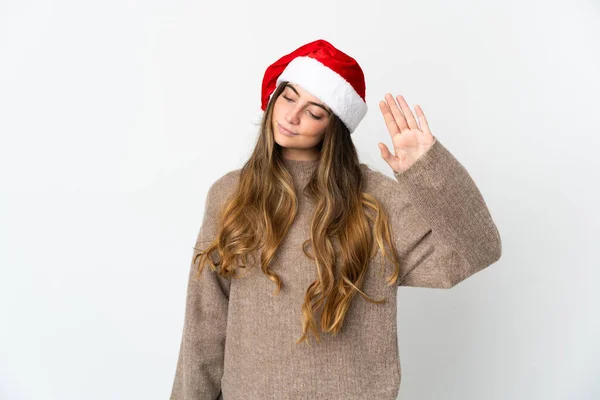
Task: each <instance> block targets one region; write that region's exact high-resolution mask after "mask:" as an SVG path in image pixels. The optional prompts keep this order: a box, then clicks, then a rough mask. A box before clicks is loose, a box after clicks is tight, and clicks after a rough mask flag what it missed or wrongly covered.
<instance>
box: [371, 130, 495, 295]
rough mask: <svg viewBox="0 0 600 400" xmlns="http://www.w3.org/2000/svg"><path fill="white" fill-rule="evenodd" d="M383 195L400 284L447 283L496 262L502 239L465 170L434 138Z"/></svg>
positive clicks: (453, 283) (397, 174) (452, 283)
mask: <svg viewBox="0 0 600 400" xmlns="http://www.w3.org/2000/svg"><path fill="white" fill-rule="evenodd" d="M394 176H395V178H396V181H397V182H393V181H392V184H391V185H389V187H388V190H387V193H385V194H384V195H383V196H382V197H383V198H384V203H385V207H386V209H387V211H388V213H389V214H390V219H391V225H392V229H393V234H394V242H395V245H396V248H397V250H398V256H399V258H400V262H401V271H402V272H401V277H400V280H399V286H414V287H430V288H451V287H453V286H456V285H457V284H458V283H459V282H462V281H463V280H465V279H466V278H468V277H469V276H471V275H473V274H474V273H476V272H478V271H480V270H482V269H484V268H485V267H487V266H489V265H490V264H493V263H494V262H496V261H497V260H498V259H499V258H500V256H501V254H502V242H501V238H500V234H499V232H498V229H497V227H496V225H495V223H494V221H493V220H492V217H491V215H490V212H489V210H488V208H487V205H486V203H485V201H484V199H483V197H482V195H481V193H480V191H479V189H478V188H477V186H476V185H475V182H474V181H473V179H472V178H471V176H470V175H469V173H468V172H467V170H466V169H465V168H464V167H463V166H462V165H461V164H460V163H459V162H458V160H457V159H456V158H455V157H454V156H453V155H452V154H451V153H450V152H449V151H448V150H447V149H446V147H444V146H443V145H442V143H440V141H439V139H437V138H436V139H435V140H434V142H433V144H432V145H431V147H429V149H428V150H427V151H426V152H425V153H424V154H422V155H421V156H420V157H419V158H418V159H417V160H416V161H415V162H414V163H413V164H412V165H411V166H410V167H409V168H408V169H406V170H404V171H403V172H396V171H394Z"/></svg>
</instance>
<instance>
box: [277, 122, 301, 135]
mask: <svg viewBox="0 0 600 400" xmlns="http://www.w3.org/2000/svg"><path fill="white" fill-rule="evenodd" d="M277 126H279V129H281V130H282V131H285V132H287V133H289V134H290V135H297V133H294V132H292V131H290V130H289V129H285V128H284V127H283V126H281V124H280V123H279V122H278V123H277Z"/></svg>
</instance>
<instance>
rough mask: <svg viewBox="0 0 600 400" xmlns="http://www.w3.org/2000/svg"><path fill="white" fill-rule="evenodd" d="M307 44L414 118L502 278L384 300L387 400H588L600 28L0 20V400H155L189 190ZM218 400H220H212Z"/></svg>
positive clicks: (248, 139) (217, 163) (56, 9)
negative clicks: (474, 218)
mask: <svg viewBox="0 0 600 400" xmlns="http://www.w3.org/2000/svg"><path fill="white" fill-rule="evenodd" d="M318 38H322V39H326V40H328V41H330V42H331V43H332V44H334V45H335V46H337V47H339V48H340V49H341V50H342V51H344V52H347V53H348V54H350V55H351V56H353V57H354V58H356V59H357V60H358V62H359V63H360V64H361V66H362V67H363V70H364V72H365V75H366V82H367V104H368V106H369V112H368V113H367V116H366V117H365V119H364V120H363V121H362V122H361V124H360V125H359V127H358V129H357V131H356V132H355V133H354V134H353V140H354V141H355V143H356V146H357V147H358V149H359V151H360V156H361V159H362V162H365V163H367V164H369V165H371V166H372V167H374V168H377V169H379V170H381V171H382V172H384V173H388V174H389V175H390V176H392V174H391V169H390V168H389V166H387V164H386V163H385V162H384V161H383V159H381V156H380V154H379V149H378V147H377V143H378V142H380V141H383V142H384V143H386V144H387V145H388V146H391V140H390V139H389V134H388V133H387V130H386V128H385V126H384V124H383V120H382V117H381V114H380V112H379V109H378V106H377V103H378V101H379V100H381V99H383V96H384V94H385V93H386V92H391V93H392V94H394V95H397V94H402V95H404V96H405V98H406V99H407V101H408V103H409V104H410V105H411V108H412V109H413V110H414V105H415V104H419V105H421V106H422V108H423V110H424V112H425V115H426V117H427V118H428V121H429V125H430V128H431V130H432V133H433V134H434V136H436V137H437V138H439V140H440V141H442V142H443V143H444V145H445V146H446V147H447V148H448V149H449V150H450V151H451V152H452V153H453V154H454V155H455V157H456V158H457V159H458V160H459V161H460V162H461V163H462V164H463V165H464V166H465V167H466V168H467V170H468V171H469V172H470V174H471V176H472V177H473V179H474V180H475V182H476V183H477V185H478V187H479V189H480V191H481V192H482V194H483V196H484V198H485V200H486V202H487V204H488V207H489V209H490V212H491V214H492V216H493V218H494V220H495V222H496V224H497V226H498V229H499V231H500V234H501V236H502V243H503V255H502V258H501V259H500V260H499V261H498V262H497V263H495V264H493V265H492V266H490V267H488V268H487V269H485V270H484V271H481V272H479V273H477V274H476V275H474V276H472V277H471V278H469V279H468V280H466V281H464V282H462V283H460V284H459V285H458V286H456V287H455V288H452V289H450V290H446V289H419V288H400V289H399V291H400V293H399V299H398V302H399V305H398V306H399V310H398V332H399V339H398V340H399V346H400V360H401V366H402V382H401V386H400V395H399V398H400V399H420V400H423V399H425V400H430V399H431V400H433V399H441V400H446V399H452V400H454V399H457V400H458V399H460V400H467V399H469V400H470V399H473V400H479V399H486V400H505V399H511V400H512V399H540V400H541V399H544V400H550V399H585V400H591V399H598V398H600V384H599V383H598V376H599V374H600V339H599V338H600V319H599V312H598V305H599V304H600V294H599V291H598V284H597V282H598V281H599V280H600V262H599V261H598V253H597V251H598V248H599V245H598V241H599V239H600V235H599V234H598V227H599V226H600V218H599V217H600V215H599V214H600V213H599V212H598V204H600V196H599V183H600V162H599V161H598V146H599V145H600V139H599V137H598V136H599V134H600V112H599V111H598V110H599V108H600V102H599V101H598V95H599V94H600V78H599V76H598V71H600V47H599V46H598V43H599V42H600V5H599V3H598V2H597V1H592V0H588V1H583V0H579V1H568V2H567V1H532V0H520V1H516V0H509V1H502V2H500V1H495V2H482V1H474V0H457V1H453V2H448V1H443V0H435V1H432V0H425V1H423V0H421V1H348V0H346V1H330V2H325V1H312V0H307V1H302V2H280V1H262V2H244V1H237V2H216V1H213V2H210V3H207V2H200V1H196V2H192V1H189V0H188V1H169V2H166V1H163V2H158V1H141V0H139V1H136V0H129V1H125V0H122V1H103V2H80V1H66V0H57V1H53V2H45V1H7V0H2V1H0V134H1V142H0V178H1V180H0V302H1V304H2V305H1V307H0V398H2V399H11V400H20V399H61V400H70V399H166V398H168V396H169V393H170V390H171V385H172V380H173V376H174V373H175V366H176V361H177V355H178V350H179V343H180V338H181V333H182V328H183V315H184V306H185V290H186V284H187V283H186V279H187V274H188V268H189V263H190V261H191V256H192V246H193V245H194V241H195V239H196V234H197V232H198V228H199V226H200V223H201V218H202V211H203V207H204V201H205V196H206V193H207V190H208V187H209V186H210V184H211V183H212V182H213V181H214V180H216V179H217V178H218V177H219V176H221V175H223V174H224V173H226V172H227V171H230V170H232V169H236V168H239V167H241V165H242V164H243V162H244V161H245V159H247V157H248V156H249V154H250V150H251V148H252V146H253V144H254V141H255V134H254V131H253V129H254V127H253V126H252V125H251V124H250V120H251V119H252V117H253V115H254V114H255V112H256V111H257V110H258V109H259V106H260V85H261V81H262V76H263V73H264V70H265V68H266V67H267V66H268V65H269V64H271V63H272V62H274V61H275V60H276V59H278V58H279V57H281V56H282V55H284V54H287V53H289V52H290V51H292V50H294V49H295V48H297V47H298V46H300V45H302V44H304V43H307V42H309V41H312V40H316V39H318ZM232 400H233V399H232Z"/></svg>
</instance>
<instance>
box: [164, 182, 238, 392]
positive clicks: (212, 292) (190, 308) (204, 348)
mask: <svg viewBox="0 0 600 400" xmlns="http://www.w3.org/2000/svg"><path fill="white" fill-rule="evenodd" d="M221 182H222V181H217V182H215V183H214V184H213V185H211V187H210V188H209V191H208V195H207V198H206V203H205V209H204V216H203V220H202V224H201V227H200V231H199V233H198V237H197V239H196V246H195V247H197V248H200V249H204V248H205V247H206V245H207V244H208V243H209V242H210V241H211V239H212V238H213V237H214V236H215V235H216V223H217V212H218V201H217V200H218V199H219V198H221V197H222V193H221V191H220V190H219V189H218V187H219V186H220V183H221ZM196 254H198V251H197V249H194V251H193V257H195V256H196ZM193 260H194V259H193V258H192V262H191V267H190V269H189V275H188V284H187V296H186V305H185V316H184V324H183V334H182V338H181V344H180V346H179V358H178V361H177V367H176V372H175V379H174V382H173V386H172V390H171V397H170V399H171V400H184V399H185V400H192V399H193V400H215V399H217V398H221V397H219V396H220V391H221V377H222V375H223V369H224V365H223V361H224V351H225V333H226V328H227V310H228V304H229V289H230V280H229V279H226V278H223V277H221V276H219V275H218V274H217V273H216V272H215V271H213V270H212V269H211V268H210V267H209V266H208V265H205V266H204V269H203V270H202V275H201V277H200V280H198V278H197V277H195V275H194V274H195V273H196V271H197V266H196V264H194V262H193Z"/></svg>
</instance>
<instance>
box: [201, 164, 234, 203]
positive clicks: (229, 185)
mask: <svg viewBox="0 0 600 400" xmlns="http://www.w3.org/2000/svg"><path fill="white" fill-rule="evenodd" d="M241 170H242V169H241V168H238V169H233V170H230V171H227V172H225V173H223V174H221V175H219V176H218V177H217V178H216V179H215V180H214V181H213V182H212V183H211V184H210V186H209V188H208V195H207V197H208V201H209V202H211V203H212V202H213V201H216V200H224V199H226V198H227V197H229V195H230V194H231V193H233V191H234V189H235V188H236V186H237V184H238V181H239V178H240V172H241Z"/></svg>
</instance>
